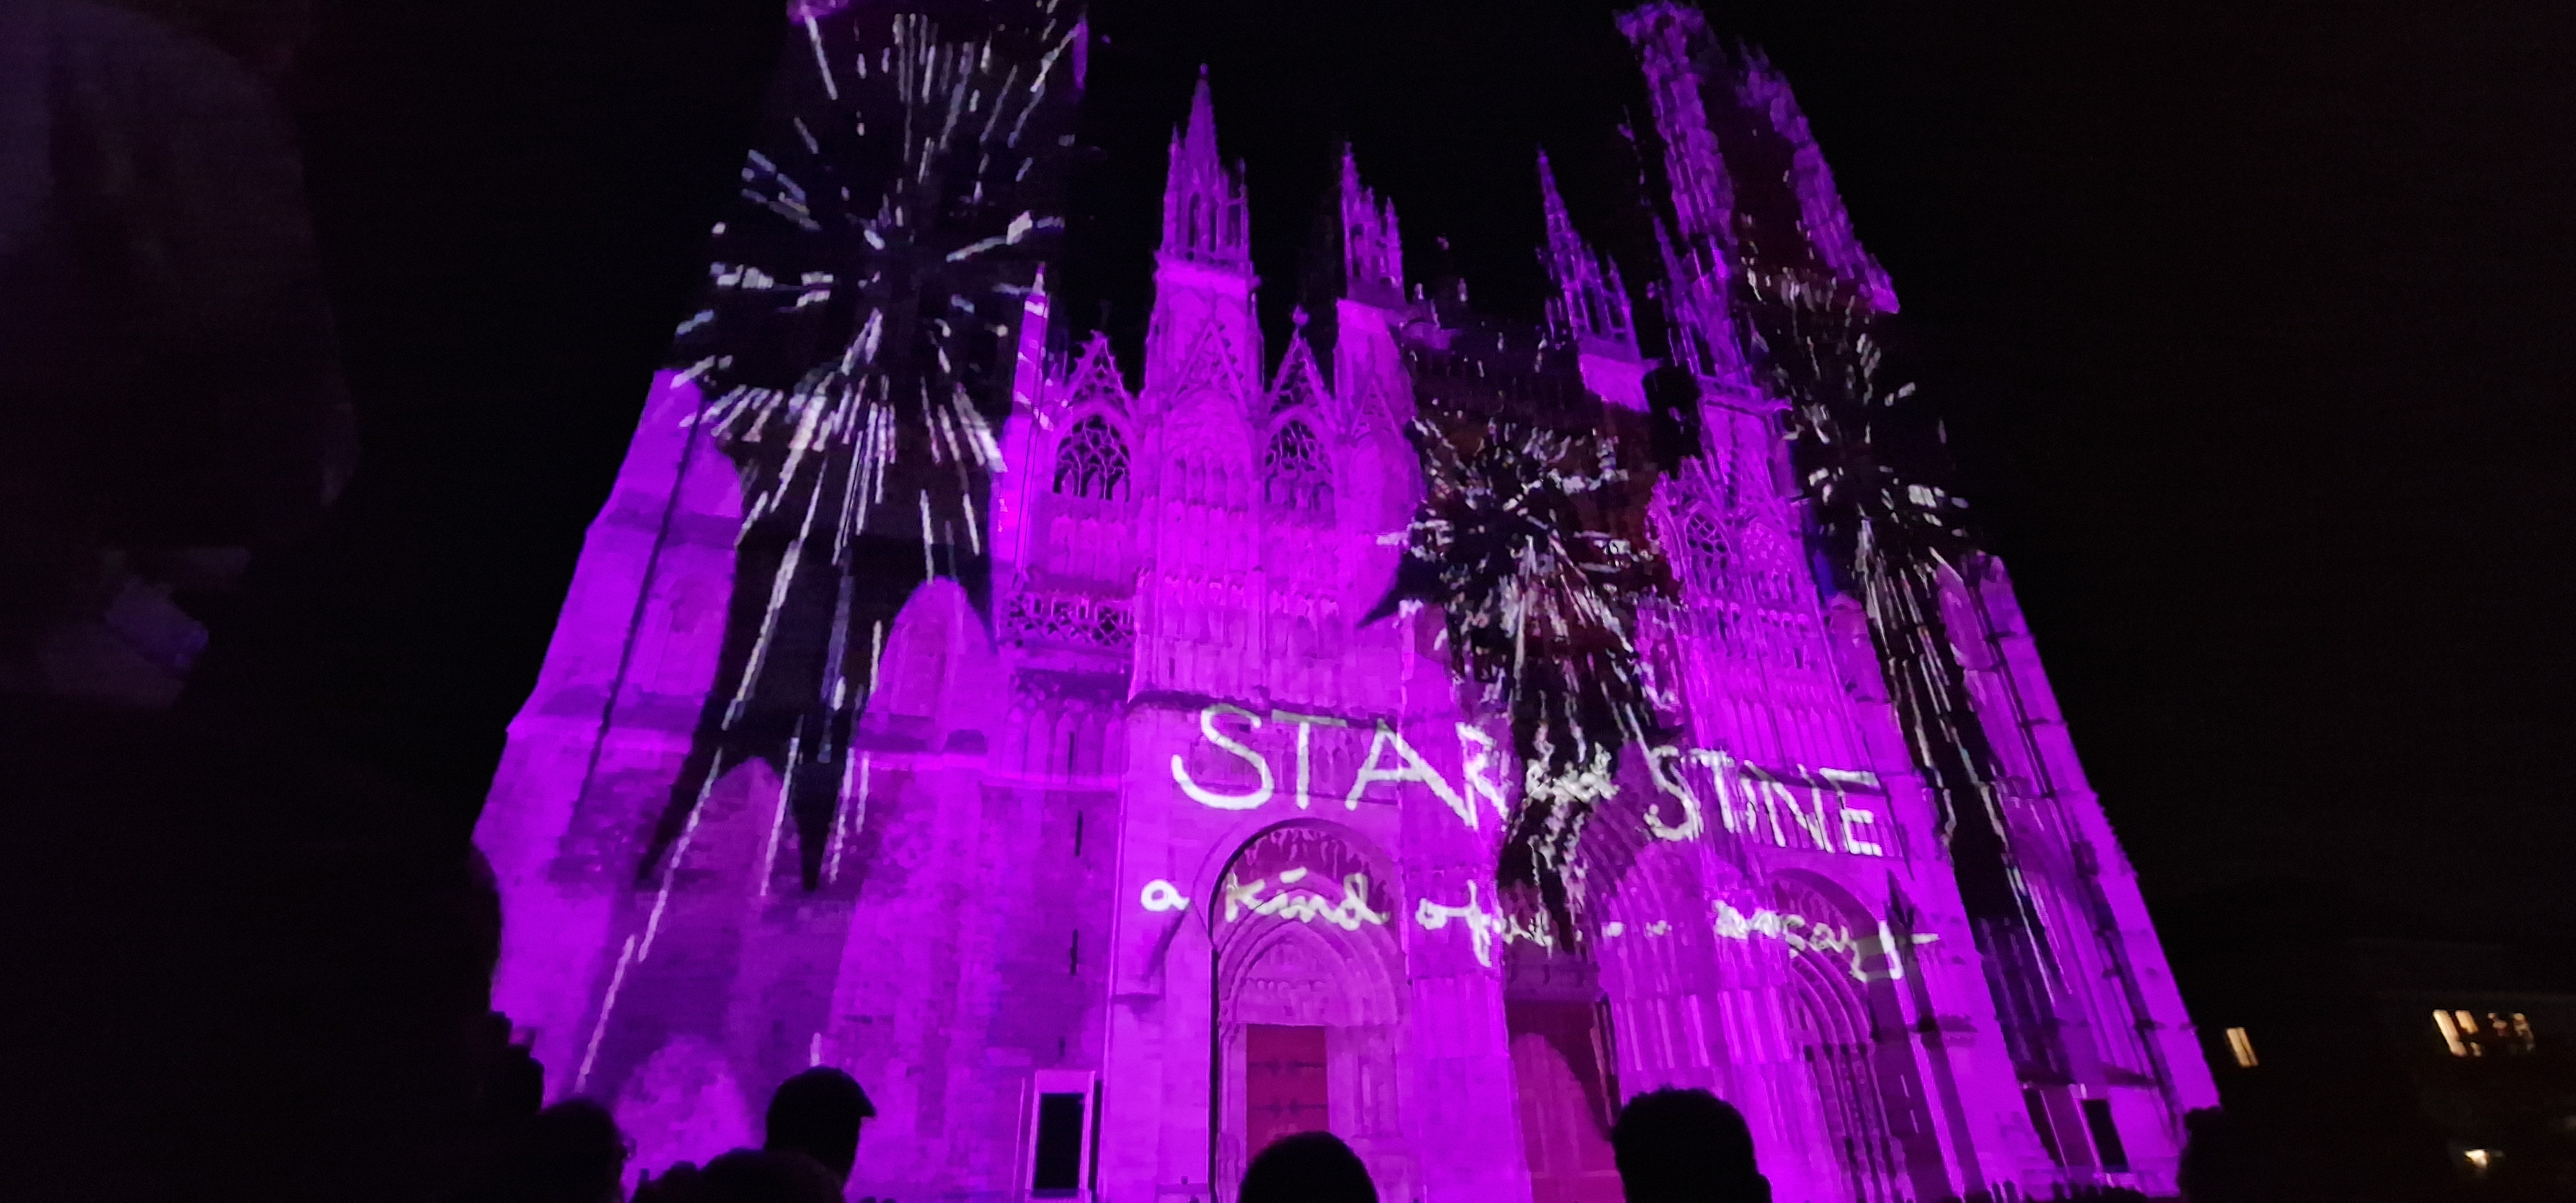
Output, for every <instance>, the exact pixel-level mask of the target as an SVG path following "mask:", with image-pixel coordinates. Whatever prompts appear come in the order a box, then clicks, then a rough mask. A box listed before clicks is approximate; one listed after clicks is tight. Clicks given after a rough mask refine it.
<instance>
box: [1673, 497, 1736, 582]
mask: <svg viewBox="0 0 2576 1203" xmlns="http://www.w3.org/2000/svg"><path fill="white" fill-rule="evenodd" d="M1682 552H1683V555H1684V556H1685V557H1687V558H1686V559H1685V561H1684V567H1685V570H1686V571H1688V572H1689V573H1690V577H1691V583H1692V584H1694V585H1697V586H1699V591H1700V592H1701V593H1702V594H1703V595H1706V596H1708V597H1712V598H1717V597H1724V596H1726V594H1727V573H1728V572H1729V571H1730V570H1731V569H1732V567H1733V565H1732V563H1731V560H1732V556H1731V554H1730V552H1729V550H1728V547H1727V540H1726V528H1725V526H1724V525H1723V524H1721V523H1720V522H1719V521H1718V519H1717V516H1716V515H1714V514H1711V513H1709V512H1708V511H1707V510H1703V509H1692V510H1690V511H1688V514H1687V516H1686V517H1684V518H1683V519H1682Z"/></svg>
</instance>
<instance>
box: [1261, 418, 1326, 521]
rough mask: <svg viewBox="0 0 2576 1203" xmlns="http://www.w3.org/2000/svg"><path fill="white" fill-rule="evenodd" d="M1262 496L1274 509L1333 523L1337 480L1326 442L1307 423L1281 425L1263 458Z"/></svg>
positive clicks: (1271, 439) (1299, 516)
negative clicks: (1334, 476)
mask: <svg viewBox="0 0 2576 1203" xmlns="http://www.w3.org/2000/svg"><path fill="white" fill-rule="evenodd" d="M1261 482H1262V483H1261V494H1262V499H1263V500H1264V501H1265V502H1267V503H1268V504H1269V505H1270V507H1271V508H1272V509H1273V510H1278V511H1282V512H1285V513H1288V514H1291V515H1293V516H1295V517H1297V518H1300V519H1302V520H1305V521H1310V522H1319V523H1330V522H1331V521H1332V520H1333V480H1332V473H1331V470H1330V468H1329V466H1328V465H1327V464H1326V462H1325V459H1324V441H1323V440H1322V439H1319V438H1316V437H1315V431H1314V429H1313V428H1312V427H1309V426H1307V425H1306V424H1305V423H1304V422H1300V421H1295V420H1291V421H1288V422H1284V423H1281V424H1280V427H1279V431H1278V433H1276V434H1273V435H1271V436H1270V447H1269V449H1268V450H1266V451H1264V452H1263V453H1262V456H1261Z"/></svg>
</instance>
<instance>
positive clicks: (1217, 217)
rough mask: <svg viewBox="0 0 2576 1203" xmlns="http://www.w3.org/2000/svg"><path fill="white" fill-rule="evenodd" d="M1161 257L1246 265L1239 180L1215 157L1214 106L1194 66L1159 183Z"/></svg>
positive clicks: (1203, 74) (1204, 72) (1247, 251)
mask: <svg viewBox="0 0 2576 1203" xmlns="http://www.w3.org/2000/svg"><path fill="white" fill-rule="evenodd" d="M1163 254H1165V255H1167V256H1170V257H1172V258H1175V259H1182V260H1187V261H1189V262H1192V263H1199V264H1204V265H1206V266H1209V267H1216V268H1223V269H1229V270H1234V271H1249V270H1251V266H1252V259H1251V238H1250V236H1249V233H1248V229H1247V226H1246V220H1245V215H1244V207H1243V180H1242V178H1241V173H1240V172H1239V171H1237V170H1231V169H1229V168H1227V166H1226V165H1225V162H1224V160H1223V159H1222V158H1221V157H1220V156H1219V155H1218V153H1217V145H1216V105H1215V104H1214V103H1213V102H1212V101H1210V100H1209V99H1208V81H1207V68H1206V67H1204V66H1202V67H1200V68H1199V85H1198V91H1197V92H1195V93H1194V94H1192V95H1191V97H1190V116H1189V120H1188V122H1187V123H1186V124H1184V125H1183V126H1182V127H1181V128H1179V129H1176V130H1174V131H1172V171H1171V175H1170V177H1169V178H1168V179H1167V180H1166V181H1165V182H1164V185H1163Z"/></svg>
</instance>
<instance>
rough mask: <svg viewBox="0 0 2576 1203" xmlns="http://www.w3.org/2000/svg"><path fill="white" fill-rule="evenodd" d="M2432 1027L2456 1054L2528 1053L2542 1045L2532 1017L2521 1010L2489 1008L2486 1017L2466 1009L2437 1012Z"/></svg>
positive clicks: (2456, 1055) (2464, 1055)
mask: <svg viewBox="0 0 2576 1203" xmlns="http://www.w3.org/2000/svg"><path fill="white" fill-rule="evenodd" d="M2433 1029H2434V1030H2435V1031H2438V1032H2440V1033H2441V1034H2442V1046H2443V1047H2444V1048H2447V1049H2449V1050H2450V1052H2451V1055H2452V1056H2454V1057H2483V1056H2486V1055H2487V1054H2488V1053H2489V1052H2496V1053H2505V1054H2513V1053H2528V1052H2531V1051H2532V1050H2533V1049H2535V1048H2538V1047H2539V1045H2540V1039H2539V1036H2538V1034H2537V1033H2535V1032H2533V1031H2532V1030H2531V1017H2530V1016H2528V1015H2525V1014H2523V1013H2522V1012H2520V1011H2489V1012H2487V1013H2486V1014H2485V1015H2483V1016H2481V1015H2479V1014H2477V1013H2476V1012H2473V1011H2464V1010H2443V1011H2435V1012H2433Z"/></svg>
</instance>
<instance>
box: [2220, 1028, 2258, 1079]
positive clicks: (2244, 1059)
mask: <svg viewBox="0 0 2576 1203" xmlns="http://www.w3.org/2000/svg"><path fill="white" fill-rule="evenodd" d="M2227 1051H2228V1052H2229V1053H2231V1054H2234V1055H2235V1057H2236V1068H2238V1069H2252V1068H2254V1067H2255V1066H2256V1065H2258V1064H2260V1062H2258V1061H2256V1060H2255V1058H2254V1038H2253V1037H2252V1036H2248V1035H2246V1034H2245V1029H2243V1028H2229V1029H2227Z"/></svg>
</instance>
